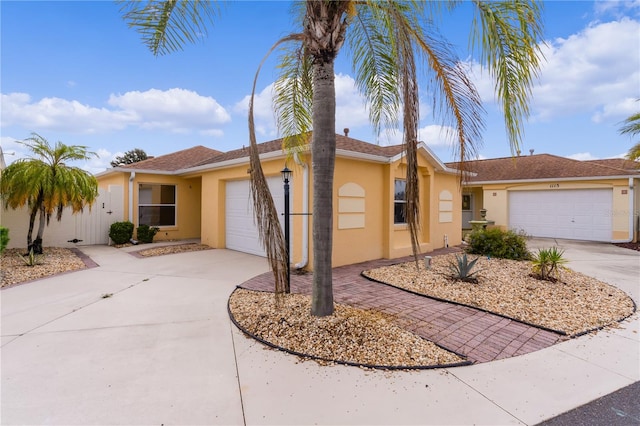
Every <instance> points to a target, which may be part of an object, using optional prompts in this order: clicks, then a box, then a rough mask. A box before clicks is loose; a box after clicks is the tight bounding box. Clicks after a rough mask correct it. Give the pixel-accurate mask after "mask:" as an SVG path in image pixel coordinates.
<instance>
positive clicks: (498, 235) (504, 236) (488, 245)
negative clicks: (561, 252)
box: [467, 228, 531, 260]
mask: <svg viewBox="0 0 640 426" xmlns="http://www.w3.org/2000/svg"><path fill="white" fill-rule="evenodd" d="M468 243H469V247H467V252H468V253H472V254H480V255H483V256H488V257H498V258H501V259H513V260H528V259H530V258H531V254H530V253H529V250H527V235H526V234H525V233H523V232H517V233H516V232H514V231H503V230H502V229H500V228H491V229H481V230H478V231H474V232H472V233H471V234H469V241H468Z"/></svg>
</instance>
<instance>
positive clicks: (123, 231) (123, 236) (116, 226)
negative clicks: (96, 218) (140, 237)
mask: <svg viewBox="0 0 640 426" xmlns="http://www.w3.org/2000/svg"><path fill="white" fill-rule="evenodd" d="M132 237H133V223H131V222H128V221H127V222H114V223H112V224H111V226H110V227H109V238H111V240H112V241H113V242H114V243H115V244H126V243H128V242H129V240H131V238H132Z"/></svg>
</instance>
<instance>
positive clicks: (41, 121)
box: [0, 93, 135, 133]
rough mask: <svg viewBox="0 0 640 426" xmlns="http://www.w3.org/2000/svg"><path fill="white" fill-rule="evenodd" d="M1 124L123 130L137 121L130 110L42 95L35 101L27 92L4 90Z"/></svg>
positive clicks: (44, 127) (63, 128) (28, 127)
mask: <svg viewBox="0 0 640 426" xmlns="http://www.w3.org/2000/svg"><path fill="white" fill-rule="evenodd" d="M0 101H1V103H2V115H1V123H2V127H9V126H13V125H18V126H22V127H24V128H27V129H39V130H57V131H71V132H75V133H99V132H105V131H110V130H120V129H123V128H125V127H126V126H127V125H128V124H131V123H132V122H134V121H135V118H134V116H133V115H132V113H131V112H127V111H110V110H108V109H105V108H94V107H91V106H88V105H83V104H81V103H80V102H78V101H68V100H66V99H61V98H42V99H41V100H39V101H37V102H32V100H31V96H29V95H28V94H26V93H10V94H8V95H5V94H2V95H1V98H0Z"/></svg>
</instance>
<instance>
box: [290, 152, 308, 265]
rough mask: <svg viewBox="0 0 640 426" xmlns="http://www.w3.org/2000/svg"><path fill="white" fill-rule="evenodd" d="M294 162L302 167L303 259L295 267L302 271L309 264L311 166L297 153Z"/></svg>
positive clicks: (294, 155)
mask: <svg viewBox="0 0 640 426" xmlns="http://www.w3.org/2000/svg"><path fill="white" fill-rule="evenodd" d="M293 160H294V161H295V163H296V164H297V165H299V166H301V167H302V259H301V260H300V262H298V263H296V264H295V265H294V267H295V268H296V269H302V268H304V267H305V266H307V263H309V214H308V213H309V166H307V163H305V162H304V161H302V160H301V159H300V154H299V153H297V152H296V153H294V154H293Z"/></svg>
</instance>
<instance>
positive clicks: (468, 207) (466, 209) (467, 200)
mask: <svg viewBox="0 0 640 426" xmlns="http://www.w3.org/2000/svg"><path fill="white" fill-rule="evenodd" d="M470 220H473V194H462V229H471V224H470V223H469V221H470Z"/></svg>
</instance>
